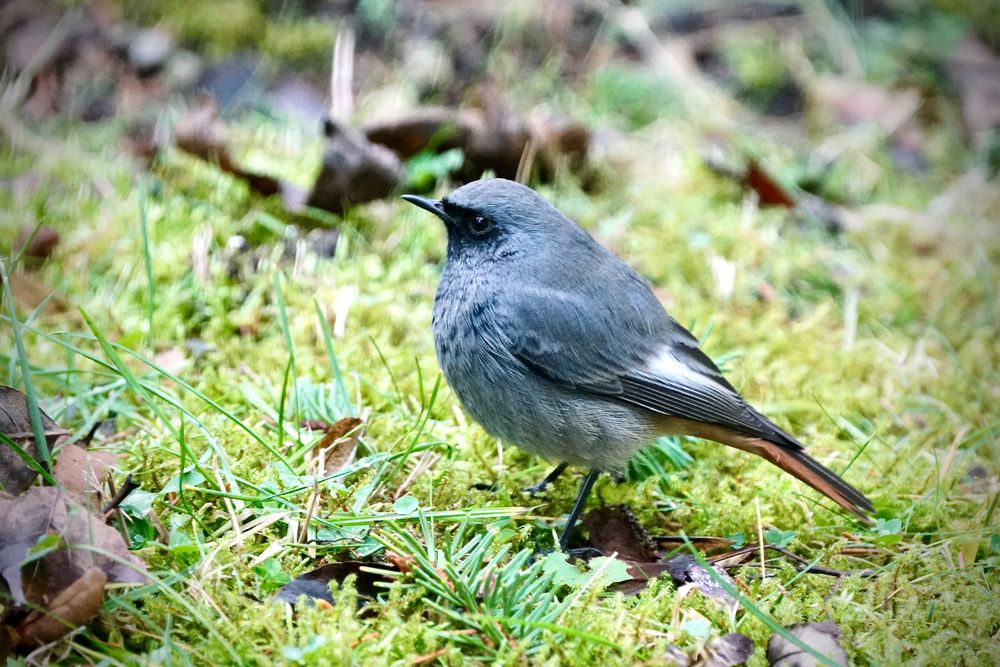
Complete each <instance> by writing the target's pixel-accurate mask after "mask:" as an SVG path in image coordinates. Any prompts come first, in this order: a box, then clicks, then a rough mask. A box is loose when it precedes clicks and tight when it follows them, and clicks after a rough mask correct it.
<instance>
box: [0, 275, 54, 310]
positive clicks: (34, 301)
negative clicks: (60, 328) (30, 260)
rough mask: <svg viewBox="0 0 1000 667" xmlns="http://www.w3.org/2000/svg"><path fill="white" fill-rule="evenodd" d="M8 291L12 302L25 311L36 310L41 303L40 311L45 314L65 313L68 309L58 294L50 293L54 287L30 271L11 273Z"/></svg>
mask: <svg viewBox="0 0 1000 667" xmlns="http://www.w3.org/2000/svg"><path fill="white" fill-rule="evenodd" d="M8 278H10V291H11V294H12V295H13V296H14V303H16V304H18V305H19V306H20V307H21V308H22V309H24V310H26V311H31V310H36V309H37V308H39V307H40V306H42V304H45V305H44V307H42V310H41V312H42V313H45V314H47V315H51V314H53V313H65V312H66V311H67V310H68V307H67V305H66V302H65V301H64V300H63V299H62V298H61V297H60V296H59V295H58V294H56V295H55V296H53V295H52V293H53V292H55V290H54V289H52V288H51V287H49V286H48V285H46V284H45V283H43V282H42V281H41V280H39V279H38V278H36V277H35V276H34V275H33V274H31V273H21V272H18V273H11V274H9V275H8ZM0 282H2V281H0Z"/></svg>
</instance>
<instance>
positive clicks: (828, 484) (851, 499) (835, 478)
mask: <svg viewBox="0 0 1000 667" xmlns="http://www.w3.org/2000/svg"><path fill="white" fill-rule="evenodd" d="M726 444H728V445H732V446H734V447H738V448H739V449H743V450H745V451H748V452H753V453H754V454H756V455H758V456H760V457H761V458H764V459H767V460H768V461H770V462H771V463H773V464H774V465H776V466H778V467H779V468H781V469H782V470H784V471H785V472H787V473H788V474H790V475H792V476H793V477H795V478H796V479H798V480H801V481H803V482H805V483H806V484H808V485H809V486H811V487H812V488H814V489H816V490H817V491H819V492H820V493H822V494H823V495H824V496H826V497H827V498H829V499H830V500H832V501H833V502H835V503H837V504H838V505H840V506H841V507H843V508H844V509H846V510H847V511H849V512H851V513H853V514H855V515H856V516H858V517H859V518H860V519H862V520H863V521H865V522H871V518H870V516H869V515H870V514H871V513H873V512H874V511H875V508H874V507H873V506H872V503H871V501H870V500H868V498H866V497H865V495H864V494H863V493H861V492H860V491H858V490H857V489H855V488H854V487H853V486H851V485H850V484H848V483H847V482H845V481H844V480H843V479H841V478H840V476H839V475H837V473H835V472H833V471H832V470H830V469H829V468H827V467H825V466H824V465H823V464H821V463H820V462H819V461H817V460H816V459H814V458H812V457H811V456H809V455H808V454H807V453H806V452H805V451H804V450H801V449H792V448H790V447H786V446H783V445H777V444H775V443H773V442H768V441H767V440H764V439H762V438H743V442H741V443H740V444H734V443H733V442H727V443H726ZM741 445H743V446H741Z"/></svg>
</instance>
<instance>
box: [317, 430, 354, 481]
mask: <svg viewBox="0 0 1000 667" xmlns="http://www.w3.org/2000/svg"><path fill="white" fill-rule="evenodd" d="M363 424H364V422H363V421H361V420H360V419H358V418H357V417H344V418H343V419H338V420H337V421H336V423H334V424H331V425H330V427H329V428H327V430H326V433H324V434H323V437H322V438H320V440H319V442H317V443H316V444H315V445H314V446H313V448H312V452H311V456H312V457H313V458H314V459H318V460H319V461H322V465H323V474H325V475H332V474H333V473H335V472H338V471H340V470H343V469H344V468H346V467H347V466H349V465H351V463H353V462H354V454H355V452H357V450H358V439H359V438H360V437H361V431H362V428H361V427H362V425H363Z"/></svg>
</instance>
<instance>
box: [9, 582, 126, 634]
mask: <svg viewBox="0 0 1000 667" xmlns="http://www.w3.org/2000/svg"><path fill="white" fill-rule="evenodd" d="M107 581H108V577H107V575H105V574H104V572H103V571H101V569H100V568H98V567H91V568H88V569H87V570H86V571H85V572H84V573H83V574H82V575H80V577H79V578H78V579H76V580H75V581H74V582H73V583H71V584H70V585H69V586H67V587H66V588H65V589H63V590H62V591H60V592H59V593H58V594H57V595H56V596H55V597H54V598H53V599H52V600H51V601H50V602H48V604H46V605H45V607H44V608H43V609H39V610H35V611H32V612H31V613H30V614H28V616H27V617H26V618H25V619H24V620H23V621H21V622H20V623H19V624H18V626H17V633H18V635H19V636H20V641H19V642H18V647H19V648H29V649H30V648H35V647H37V646H41V645H43V644H47V643H49V642H52V641H55V640H56V639H59V638H60V637H62V636H63V635H65V634H67V633H68V632H70V631H71V630H74V629H75V628H78V627H80V626H81V625H86V624H87V623H89V622H90V621H92V620H93V619H94V618H95V617H96V616H97V613H98V612H99V611H100V610H101V605H102V604H103V603H104V585H105V584H106V583H107Z"/></svg>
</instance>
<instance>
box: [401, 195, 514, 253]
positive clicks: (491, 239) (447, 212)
mask: <svg viewBox="0 0 1000 667" xmlns="http://www.w3.org/2000/svg"><path fill="white" fill-rule="evenodd" d="M402 198H403V199H405V200H406V201H408V202H410V203H411V204H413V205H414V206H419V207H420V208H422V209H424V210H425V211H429V212H431V213H433V214H434V215H436V216H437V217H438V218H440V219H441V220H442V222H444V224H445V227H446V228H447V230H448V252H449V254H452V253H461V254H464V253H467V252H476V253H477V254H480V253H481V254H487V255H493V254H496V253H497V252H498V251H499V250H501V246H504V245H505V244H504V242H503V241H504V236H505V235H504V234H502V233H501V232H502V230H501V229H500V228H499V226H498V225H497V224H496V221H495V220H493V219H492V218H491V217H487V216H486V215H483V214H481V213H479V212H477V211H473V210H470V209H468V208H464V207H461V206H455V205H454V204H450V203H448V201H446V200H442V201H438V200H435V199H428V198H426V197H419V196H417V195H403V197H402Z"/></svg>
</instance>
